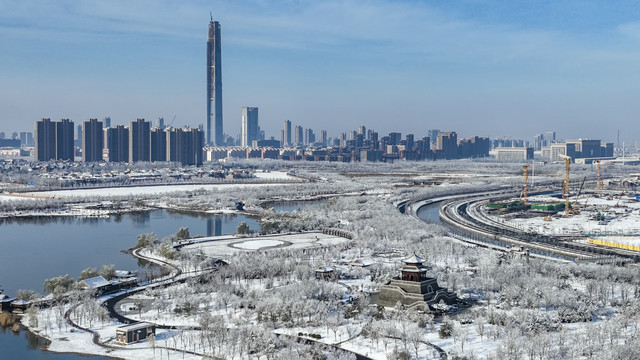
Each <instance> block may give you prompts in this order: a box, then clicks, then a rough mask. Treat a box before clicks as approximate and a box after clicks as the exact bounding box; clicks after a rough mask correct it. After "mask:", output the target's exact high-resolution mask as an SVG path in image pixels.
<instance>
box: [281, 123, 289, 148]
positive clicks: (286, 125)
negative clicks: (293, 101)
mask: <svg viewBox="0 0 640 360" xmlns="http://www.w3.org/2000/svg"><path fill="white" fill-rule="evenodd" d="M283 131H284V140H283V143H282V147H286V146H291V121H290V120H285V121H284V129H283Z"/></svg>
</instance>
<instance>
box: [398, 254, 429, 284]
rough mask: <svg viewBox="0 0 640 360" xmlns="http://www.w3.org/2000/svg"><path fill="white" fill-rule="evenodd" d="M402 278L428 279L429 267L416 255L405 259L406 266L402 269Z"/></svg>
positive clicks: (409, 279)
mask: <svg viewBox="0 0 640 360" xmlns="http://www.w3.org/2000/svg"><path fill="white" fill-rule="evenodd" d="M400 271H401V272H402V277H401V279H402V280H404V281H415V282H421V281H424V280H427V279H428V278H427V268H426V267H425V266H424V265H422V259H420V258H419V257H418V256H416V255H414V256H412V257H410V258H408V259H405V260H404V266H403V267H402V269H400Z"/></svg>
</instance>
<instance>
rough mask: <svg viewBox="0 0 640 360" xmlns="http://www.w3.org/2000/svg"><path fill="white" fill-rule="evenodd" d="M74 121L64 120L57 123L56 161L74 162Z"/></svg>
mask: <svg viewBox="0 0 640 360" xmlns="http://www.w3.org/2000/svg"><path fill="white" fill-rule="evenodd" d="M73 131H74V129H73V121H71V120H69V119H62V120H60V121H58V122H56V159H57V160H68V161H73V156H74V149H73Z"/></svg>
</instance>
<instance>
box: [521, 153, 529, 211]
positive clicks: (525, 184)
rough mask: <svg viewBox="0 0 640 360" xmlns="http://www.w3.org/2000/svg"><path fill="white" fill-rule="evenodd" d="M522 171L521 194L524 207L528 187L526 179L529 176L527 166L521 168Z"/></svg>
mask: <svg viewBox="0 0 640 360" xmlns="http://www.w3.org/2000/svg"><path fill="white" fill-rule="evenodd" d="M522 171H524V185H523V186H524V187H523V194H524V206H525V207H526V206H527V188H528V187H529V185H528V184H527V179H528V176H529V173H528V171H529V164H525V165H524V166H523V167H522Z"/></svg>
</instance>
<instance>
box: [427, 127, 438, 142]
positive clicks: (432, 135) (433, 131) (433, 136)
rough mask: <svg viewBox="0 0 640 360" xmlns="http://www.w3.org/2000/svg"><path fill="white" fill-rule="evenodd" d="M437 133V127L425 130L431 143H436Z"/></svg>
mask: <svg viewBox="0 0 640 360" xmlns="http://www.w3.org/2000/svg"><path fill="white" fill-rule="evenodd" d="M438 133H440V130H438V129H431V130H428V131H427V136H428V137H429V139H430V140H431V143H432V144H435V143H436V141H437V139H438Z"/></svg>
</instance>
